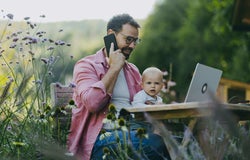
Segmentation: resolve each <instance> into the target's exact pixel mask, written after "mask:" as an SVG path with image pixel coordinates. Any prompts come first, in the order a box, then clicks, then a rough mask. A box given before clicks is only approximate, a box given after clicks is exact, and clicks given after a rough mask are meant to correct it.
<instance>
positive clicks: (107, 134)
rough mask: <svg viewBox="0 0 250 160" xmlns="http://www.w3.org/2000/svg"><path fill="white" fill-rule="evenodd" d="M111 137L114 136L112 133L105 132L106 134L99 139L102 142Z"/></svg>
mask: <svg viewBox="0 0 250 160" xmlns="http://www.w3.org/2000/svg"><path fill="white" fill-rule="evenodd" d="M111 135H112V133H111V132H105V133H103V134H101V135H100V137H99V139H100V141H102V140H104V139H105V138H107V137H110V136H111Z"/></svg>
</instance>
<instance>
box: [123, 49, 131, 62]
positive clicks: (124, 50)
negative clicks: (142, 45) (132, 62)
mask: <svg viewBox="0 0 250 160" xmlns="http://www.w3.org/2000/svg"><path fill="white" fill-rule="evenodd" d="M132 51H133V48H130V47H124V48H122V54H123V55H124V56H125V59H126V60H128V59H129V56H130V54H131V53H132Z"/></svg>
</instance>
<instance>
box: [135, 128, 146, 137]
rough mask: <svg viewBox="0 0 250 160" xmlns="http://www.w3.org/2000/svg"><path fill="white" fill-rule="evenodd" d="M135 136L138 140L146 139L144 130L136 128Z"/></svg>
mask: <svg viewBox="0 0 250 160" xmlns="http://www.w3.org/2000/svg"><path fill="white" fill-rule="evenodd" d="M136 136H137V137H139V138H148V134H147V133H146V129H145V128H138V129H137V131H136Z"/></svg>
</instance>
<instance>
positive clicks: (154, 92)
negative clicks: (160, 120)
mask: <svg viewBox="0 0 250 160" xmlns="http://www.w3.org/2000/svg"><path fill="white" fill-rule="evenodd" d="M141 85H142V89H143V90H141V91H139V92H138V93H137V94H136V95H135V96H134V99H133V102H132V105H133V106H145V105H152V104H162V103H163V102H162V98H161V97H159V96H158V93H159V92H160V91H161V89H162V87H163V72H162V71H161V70H160V69H158V68H156V67H149V68H147V69H145V70H144V71H143V73H142V84H141Z"/></svg>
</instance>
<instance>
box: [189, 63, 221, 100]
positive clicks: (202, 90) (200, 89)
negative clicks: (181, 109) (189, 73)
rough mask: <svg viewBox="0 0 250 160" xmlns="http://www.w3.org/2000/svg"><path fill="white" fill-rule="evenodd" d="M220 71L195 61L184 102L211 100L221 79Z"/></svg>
mask: <svg viewBox="0 0 250 160" xmlns="http://www.w3.org/2000/svg"><path fill="white" fill-rule="evenodd" d="M221 75H222V71H221V70H219V69H216V68H213V67H210V66H206V65H203V64H200V63H197V65H196V67H195V70H194V74H193V77H192V80H191V83H190V85H189V88H188V92H187V95H186V98H185V102H203V101H212V100H213V99H214V97H215V96H216V91H217V88H218V85H219V82H220V79H221Z"/></svg>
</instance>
